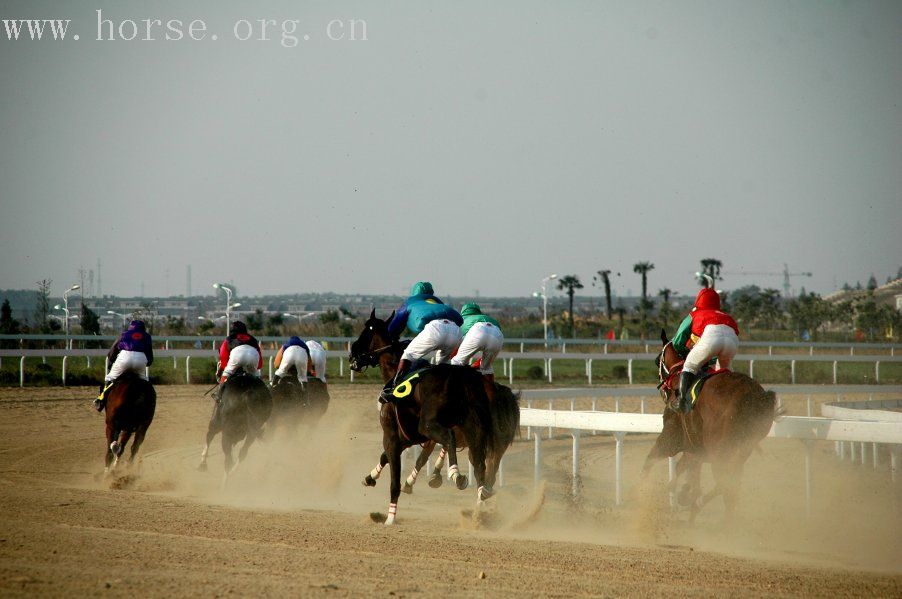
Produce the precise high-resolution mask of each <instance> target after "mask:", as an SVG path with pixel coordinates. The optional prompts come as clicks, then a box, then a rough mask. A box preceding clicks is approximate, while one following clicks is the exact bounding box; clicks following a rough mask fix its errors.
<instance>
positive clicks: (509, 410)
mask: <svg viewBox="0 0 902 599" xmlns="http://www.w3.org/2000/svg"><path fill="white" fill-rule="evenodd" d="M489 409H490V410H491V413H492V424H493V428H494V433H495V437H496V438H498V439H503V440H506V441H507V442H508V443H510V442H511V441H513V440H514V437H516V436H518V435H519V434H520V394H519V393H514V392H513V391H512V390H511V388H510V387H506V386H504V385H496V386H495V399H494V400H492V401H491V402H490V403H489Z"/></svg>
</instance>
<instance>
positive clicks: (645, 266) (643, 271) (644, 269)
mask: <svg viewBox="0 0 902 599" xmlns="http://www.w3.org/2000/svg"><path fill="white" fill-rule="evenodd" d="M654 268H655V265H654V264H652V263H651V262H637V263H636V264H633V272H635V273H638V274H640V275H642V300H643V301H644V300H647V299H648V271H650V270H654Z"/></svg>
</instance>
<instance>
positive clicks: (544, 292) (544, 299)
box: [542, 274, 557, 348]
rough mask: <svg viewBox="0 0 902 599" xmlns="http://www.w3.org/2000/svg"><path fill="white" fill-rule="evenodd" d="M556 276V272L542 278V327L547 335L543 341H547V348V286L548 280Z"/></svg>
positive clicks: (546, 345) (546, 342)
mask: <svg viewBox="0 0 902 599" xmlns="http://www.w3.org/2000/svg"><path fill="white" fill-rule="evenodd" d="M556 278H557V275H556V274H550V275H548V276H547V277H545V278H544V279H542V328H543V330H544V332H545V336H544V338H543V339H542V341H543V342H544V343H545V347H546V348H547V347H548V291H547V290H546V289H545V287H546V285H548V281H550V280H551V279H556Z"/></svg>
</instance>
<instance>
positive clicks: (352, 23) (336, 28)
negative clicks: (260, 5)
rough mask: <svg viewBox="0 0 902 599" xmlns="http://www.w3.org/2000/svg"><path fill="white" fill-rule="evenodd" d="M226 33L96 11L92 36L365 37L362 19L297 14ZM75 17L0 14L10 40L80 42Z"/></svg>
mask: <svg viewBox="0 0 902 599" xmlns="http://www.w3.org/2000/svg"><path fill="white" fill-rule="evenodd" d="M225 27H229V29H228V32H227V33H226V34H222V31H221V30H219V29H218V28H214V27H211V26H209V25H208V24H207V22H206V21H205V20H204V19H175V18H173V19H163V18H144V19H117V18H114V17H110V16H109V15H104V13H103V11H102V10H97V11H96V23H95V31H94V36H93V37H92V38H84V39H91V40H92V41H98V42H111V41H122V42H184V41H195V42H203V41H213V42H215V41H218V40H222V39H233V40H237V41H240V42H270V43H277V44H279V45H280V46H282V47H283V48H296V47H298V46H299V45H300V44H301V43H302V42H307V41H311V40H326V41H332V42H365V41H368V39H369V38H368V32H367V22H366V20H364V19H337V18H336V19H330V20H328V21H325V22H320V23H308V22H303V23H302V21H301V20H300V19H273V18H256V19H252V18H246V19H238V20H236V21H234V22H232V23H231V24H230V26H229V25H226V26H224V27H223V29H225ZM76 28H77V22H76V21H73V20H72V19H3V30H2V32H0V35H2V33H3V32H5V33H6V39H7V40H9V41H50V42H52V41H57V42H60V41H69V40H72V41H79V40H80V39H82V36H81V35H79V33H78V32H77V31H76Z"/></svg>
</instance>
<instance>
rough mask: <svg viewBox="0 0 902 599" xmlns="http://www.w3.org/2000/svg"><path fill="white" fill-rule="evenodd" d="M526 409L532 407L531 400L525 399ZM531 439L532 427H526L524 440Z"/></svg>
mask: <svg viewBox="0 0 902 599" xmlns="http://www.w3.org/2000/svg"><path fill="white" fill-rule="evenodd" d="M526 407H527V408H531V407H532V400H531V399H527V400H526ZM531 438H532V427H531V426H527V427H526V440H527V441H529V440H530V439H531Z"/></svg>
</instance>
